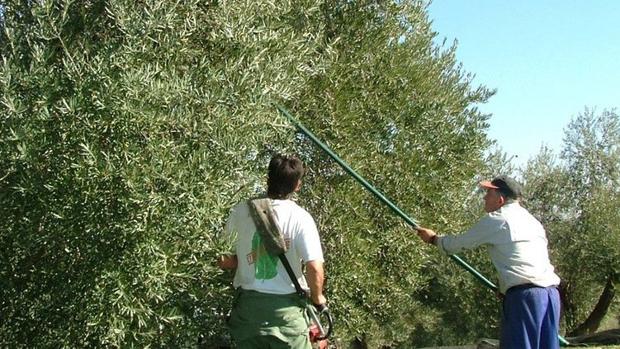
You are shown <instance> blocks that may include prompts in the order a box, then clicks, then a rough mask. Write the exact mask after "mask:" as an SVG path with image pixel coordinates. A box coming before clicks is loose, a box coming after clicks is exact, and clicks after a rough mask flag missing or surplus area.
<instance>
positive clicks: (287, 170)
mask: <svg viewBox="0 0 620 349" xmlns="http://www.w3.org/2000/svg"><path fill="white" fill-rule="evenodd" d="M303 174H304V166H303V163H302V162H301V160H299V159H298V158H297V157H295V156H284V155H275V156H273V157H272V159H271V161H270V163H269V170H268V178H267V197H268V198H269V199H270V200H269V201H270V204H271V207H272V208H273V212H275V216H276V218H277V225H278V226H279V230H280V231H281V232H282V235H283V238H284V242H285V244H286V245H287V246H288V249H287V250H286V253H285V254H284V255H285V257H286V259H287V260H288V262H289V264H290V265H291V267H292V270H293V272H294V274H295V276H296V278H297V281H298V282H299V284H300V285H301V287H302V288H304V289H306V290H308V289H309V295H310V300H311V301H312V302H313V303H314V304H315V305H318V306H321V305H324V304H325V303H326V299H325V296H324V295H323V282H324V271H323V251H322V249H321V242H320V240H319V233H318V230H317V227H316V224H315V222H314V220H313V219H312V217H311V216H310V214H309V213H308V212H307V211H306V210H304V209H303V208H301V207H300V206H298V205H297V204H296V203H295V202H294V201H292V200H291V199H290V196H291V195H292V194H293V193H294V192H296V191H299V189H300V188H301V178H302V176H303ZM250 210H251V208H250V205H249V204H248V202H247V201H243V202H241V203H239V204H237V205H236V206H235V207H234V208H233V209H232V211H231V214H230V217H229V218H228V221H227V223H226V228H225V234H227V235H228V236H229V237H234V245H235V254H234V255H224V256H220V258H219V260H218V265H219V266H220V268H222V269H236V271H235V277H234V281H233V286H234V287H235V289H236V295H235V300H234V303H233V309H232V311H231V316H230V319H229V323H228V324H229V327H230V331H231V335H232V337H233V339H234V340H235V342H236V344H237V348H242V349H243V348H311V345H310V341H309V336H308V325H309V323H308V318H307V315H306V313H305V309H306V307H305V305H306V304H305V302H306V299H302V298H301V297H300V296H299V295H298V294H297V293H295V291H296V290H295V287H294V284H293V282H292V281H291V277H290V276H289V274H288V273H287V271H286V270H285V268H284V267H283V265H282V263H281V261H279V259H278V257H277V256H273V255H271V254H269V253H268V252H267V250H266V249H265V244H264V242H263V241H262V239H263V238H262V237H261V236H262V235H261V234H260V233H259V232H258V231H257V225H256V224H255V222H254V220H253V218H252V214H251V212H250ZM302 262H303V263H304V264H305V267H306V276H305V277H304V275H303V273H302Z"/></svg>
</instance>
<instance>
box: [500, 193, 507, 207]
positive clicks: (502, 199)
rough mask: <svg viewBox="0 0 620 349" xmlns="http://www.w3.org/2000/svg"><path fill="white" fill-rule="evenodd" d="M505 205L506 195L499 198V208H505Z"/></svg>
mask: <svg viewBox="0 0 620 349" xmlns="http://www.w3.org/2000/svg"><path fill="white" fill-rule="evenodd" d="M505 203H506V198H505V197H504V195H500V196H499V207H502V206H504V204H505Z"/></svg>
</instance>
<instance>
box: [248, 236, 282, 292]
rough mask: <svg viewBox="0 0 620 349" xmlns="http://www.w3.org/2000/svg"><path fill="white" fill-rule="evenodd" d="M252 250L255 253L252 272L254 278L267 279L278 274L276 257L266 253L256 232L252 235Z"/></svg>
mask: <svg viewBox="0 0 620 349" xmlns="http://www.w3.org/2000/svg"><path fill="white" fill-rule="evenodd" d="M252 251H254V252H255V253H256V259H255V260H254V274H255V276H256V278H257V279H259V280H269V279H273V278H274V277H276V275H278V269H277V266H278V257H276V256H271V255H270V254H269V253H267V250H265V245H263V243H262V239H261V237H260V234H259V233H258V232H255V233H254V237H252Z"/></svg>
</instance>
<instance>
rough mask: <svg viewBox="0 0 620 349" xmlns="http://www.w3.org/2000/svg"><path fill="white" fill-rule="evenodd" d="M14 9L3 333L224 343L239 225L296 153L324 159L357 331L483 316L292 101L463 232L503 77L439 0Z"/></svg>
mask: <svg viewBox="0 0 620 349" xmlns="http://www.w3.org/2000/svg"><path fill="white" fill-rule="evenodd" d="M0 5H1V8H2V9H3V11H2V29H3V31H2V34H1V37H0V49H1V59H2V61H1V62H0V89H1V90H2V96H1V99H0V123H1V124H0V251H1V252H0V314H1V315H0V316H1V320H2V321H1V322H0V338H1V339H0V343H2V344H3V345H8V344H19V345H22V346H37V347H76V346H77V347H81V346H110V347H134V346H136V347H145V346H154V347H192V346H195V345H197V344H199V343H201V344H202V345H204V346H207V347H209V346H215V345H217V344H218V342H221V341H224V338H225V337H226V329H225V325H224V317H225V314H226V312H227V311H228V309H229V308H230V303H231V291H230V275H229V274H225V273H222V272H221V271H219V270H217V268H216V267H215V266H214V264H213V260H214V259H215V257H216V256H217V255H218V254H219V253H220V252H222V251H223V250H224V249H227V248H229V246H223V245H222V244H221V243H220V242H219V241H218V239H217V235H218V233H219V231H220V230H221V229H222V226H223V222H224V220H225V219H226V217H227V214H228V211H229V209H230V207H231V206H232V205H233V204H235V203H236V202H237V201H239V200H243V199H245V198H247V197H249V196H251V195H254V194H255V193H256V192H257V191H260V190H261V188H262V187H263V182H264V181H263V178H264V173H265V167H266V164H267V161H268V159H269V157H270V155H271V153H272V152H273V151H282V150H285V151H296V152H298V153H300V154H301V155H302V157H303V158H304V160H305V161H306V162H307V164H308V165H309V173H308V176H307V178H306V180H305V182H306V183H305V189H304V191H303V192H302V193H301V195H300V197H299V201H300V204H302V205H303V206H305V207H307V208H308V209H309V211H310V212H311V213H312V214H313V215H314V216H315V218H316V220H317V222H318V224H319V227H320V230H321V233H322V237H323V243H324V247H325V252H326V262H327V264H326V265H327V273H328V274H327V275H328V281H327V295H328V299H329V300H330V305H331V308H332V309H333V312H334V313H335V315H336V317H337V319H338V328H337V332H336V336H337V337H338V338H341V339H342V341H343V342H344V343H347V342H349V341H350V340H352V339H354V338H357V339H358V341H364V342H366V344H368V345H370V346H371V347H379V346H381V345H403V346H404V347H411V345H412V343H413V344H415V345H417V344H418V343H422V342H428V343H442V341H444V340H445V341H452V340H453V339H454V338H457V337H458V339H460V340H464V339H466V338H468V336H472V334H473V333H475V332H473V331H475V330H474V329H472V328H465V329H461V328H460V326H459V325H458V323H459V321H458V320H457V321H456V322H455V319H454V318H453V316H452V314H454V313H455V310H454V306H456V304H455V302H443V301H442V298H439V299H438V298H437V297H435V294H441V295H442V297H451V295H450V285H449V284H447V283H445V282H441V280H448V279H447V278H445V277H444V275H443V273H444V272H445V270H446V269H444V267H443V266H442V267H438V265H441V264H445V263H450V262H449V261H448V260H447V259H446V258H444V257H441V256H439V255H438V254H436V252H435V251H433V250H432V249H429V248H427V247H425V246H422V245H421V244H420V243H419V242H418V240H417V238H415V237H414V235H413V233H412V230H411V229H410V228H408V227H406V226H405V225H404V224H403V223H402V222H401V221H400V220H399V219H398V218H396V217H395V216H394V215H393V214H392V213H391V212H390V211H389V210H387V209H386V208H385V207H384V206H383V205H381V204H380V203H378V202H377V200H375V199H374V198H373V197H372V196H370V195H369V194H368V193H367V192H365V191H364V190H363V189H362V188H361V187H360V186H359V185H358V184H357V183H356V182H354V181H353V180H351V179H350V177H349V176H348V175H346V174H345V173H344V172H343V171H341V170H340V169H339V168H338V167H337V166H336V165H335V164H334V163H333V162H331V161H330V160H329V159H328V158H326V156H325V155H324V154H322V153H321V152H320V151H319V150H317V148H315V147H314V146H312V145H311V144H310V143H309V142H308V140H307V139H305V138H304V137H303V136H301V135H299V134H298V135H296V136H294V134H293V132H292V128H291V127H290V126H289V125H288V124H287V123H286V121H285V120H284V119H283V118H282V117H280V116H279V115H277V114H276V112H275V109H274V108H273V106H272V105H271V102H273V101H278V102H281V103H283V104H284V105H286V106H287V107H288V108H290V110H291V111H292V113H293V114H294V115H296V116H298V117H299V118H300V119H301V120H302V121H303V122H304V123H306V124H307V125H308V126H309V127H310V128H311V129H313V130H314V131H316V133H317V134H318V135H319V136H320V137H321V138H322V139H324V140H325V141H326V142H328V143H329V144H330V145H331V146H332V147H333V148H334V149H335V150H336V152H337V153H339V154H341V155H342V156H343V158H345V160H346V161H348V162H349V163H351V164H352V165H353V166H354V167H355V168H356V169H357V170H359V172H360V173H361V174H362V175H363V176H364V177H366V178H367V179H368V180H370V181H371V182H372V183H374V184H375V185H376V186H377V187H378V188H380V189H381V190H382V191H383V192H385V193H386V194H387V195H388V196H389V197H391V198H392V199H393V200H394V201H395V202H397V203H398V204H399V205H401V206H402V207H403V209H404V210H405V211H407V212H409V213H411V214H412V216H413V217H415V218H418V219H419V220H420V221H421V222H424V223H426V222H429V223H431V222H432V223H433V227H434V226H435V225H437V226H441V227H444V229H445V230H446V231H456V230H458V229H459V228H461V227H462V225H463V224H464V223H463V222H466V221H467V219H468V217H467V215H466V214H465V213H464V210H463V207H461V206H459V205H455V204H454V203H455V202H457V203H459V202H464V201H465V198H466V197H467V196H468V195H469V194H470V193H469V192H470V190H471V187H472V183H471V179H472V178H473V177H474V176H475V174H476V173H477V172H476V171H477V169H478V166H479V165H480V164H481V160H480V159H481V157H482V154H483V152H484V150H485V148H486V147H487V145H488V142H487V140H486V136H485V133H484V131H485V129H486V128H487V124H486V119H487V116H486V115H483V114H481V113H480V112H479V111H478V110H477V109H476V107H475V106H476V104H477V103H482V102H484V101H486V99H487V98H488V97H489V96H490V95H491V94H492V91H489V90H487V89H486V88H484V87H473V86H472V85H471V76H470V75H468V74H467V73H465V72H463V71H462V68H461V66H460V65H459V64H458V62H457V61H456V59H455V54H454V52H455V46H450V47H445V45H436V44H435V43H434V41H433V39H434V38H435V36H436V35H437V34H436V33H434V32H432V30H431V29H430V24H429V20H428V18H427V15H426V5H425V3H423V2H419V1H402V2H382V1H376V2H373V1H368V2H349V1H324V2H318V1H296V2H288V1H278V2H266V1H265V2H254V1H248V2H241V1H183V2H169V1H162V0H144V1H138V2H136V1H122V0H107V1H97V0H89V1H80V2H73V1H8V0H3V1H1V2H0ZM448 270H449V271H448V272H449V273H452V274H453V275H457V274H458V273H463V271H462V270H454V268H452V269H450V267H448ZM459 275H460V274H459ZM438 280H439V281H438ZM437 284H439V286H437V287H436V286H435V285H437ZM446 324H448V326H446ZM445 328H449V329H454V333H452V334H451V335H452V336H453V337H445V338H444V337H442V335H446V336H449V335H450V333H448V331H446V330H445Z"/></svg>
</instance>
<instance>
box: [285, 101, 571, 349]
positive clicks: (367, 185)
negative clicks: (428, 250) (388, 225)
mask: <svg viewBox="0 0 620 349" xmlns="http://www.w3.org/2000/svg"><path fill="white" fill-rule="evenodd" d="M274 105H275V107H276V108H278V110H279V111H280V112H281V113H282V114H284V116H286V117H287V118H288V119H289V121H290V122H291V123H293V125H295V127H297V128H298V129H299V130H300V131H301V132H303V133H304V134H305V135H306V136H308V138H310V139H311V140H312V141H313V142H314V143H315V144H316V145H318V146H319V147H320V148H321V149H323V151H325V152H326V153H327V155H329V156H330V157H331V158H332V159H333V160H334V161H336V162H337V163H338V165H340V167H342V169H344V170H345V171H346V172H347V173H348V174H349V175H351V176H352V177H353V178H355V179H356V180H357V181H358V182H359V183H360V184H361V185H363V186H364V188H366V189H368V191H370V192H371V193H372V194H374V195H375V196H376V197H377V199H379V200H380V201H381V202H383V203H384V204H386V205H387V206H388V207H389V208H390V209H392V211H394V213H396V214H397V215H399V216H400V217H401V218H402V219H404V220H405V221H406V222H407V223H408V224H409V225H410V226H411V227H413V228H414V229H415V228H417V227H419V224H418V223H417V222H416V221H415V220H414V219H412V218H411V217H409V216H408V215H407V214H405V213H404V212H403V211H402V210H401V209H400V208H399V207H398V206H396V205H395V204H394V203H393V202H392V201H390V200H389V199H388V198H387V197H385V195H383V194H382V193H381V192H379V191H378V190H377V189H376V188H375V187H374V186H372V185H371V184H370V183H368V182H367V181H366V180H365V179H364V178H363V177H362V176H360V175H359V174H358V173H357V172H355V170H353V169H352V168H351V167H350V166H349V165H348V164H347V163H346V162H344V161H343V160H342V159H341V158H340V157H339V156H338V155H337V154H336V153H334V152H333V151H332V150H331V149H330V148H329V147H328V146H327V145H326V144H324V143H323V142H321V141H320V140H319V139H318V138H317V137H316V136H315V135H314V134H313V133H312V132H311V131H310V130H308V129H307V128H306V127H304V125H302V124H301V123H300V122H299V121H297V119H295V118H294V117H293V116H292V115H291V114H290V113H289V112H288V110H286V108H284V107H283V106H281V105H279V104H274ZM449 257H450V258H451V259H452V260H453V261H455V262H456V263H457V264H458V265H460V266H461V267H463V268H464V269H465V270H467V271H468V272H470V273H471V274H472V275H473V276H474V277H475V278H476V279H478V281H480V282H481V283H483V284H484V285H485V286H487V287H488V288H490V289H491V290H493V291H497V286H495V284H493V283H492V282H491V281H489V279H487V278H486V277H484V275H482V274H480V272H478V271H477V270H476V269H474V268H473V267H472V266H471V265H469V264H467V263H466V262H465V261H464V260H463V259H461V258H460V257H459V256H457V255H449ZM558 337H559V339H560V343H561V344H563V345H567V344H568V342H567V341H566V340H565V339H564V338H562V336H560V335H558Z"/></svg>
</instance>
